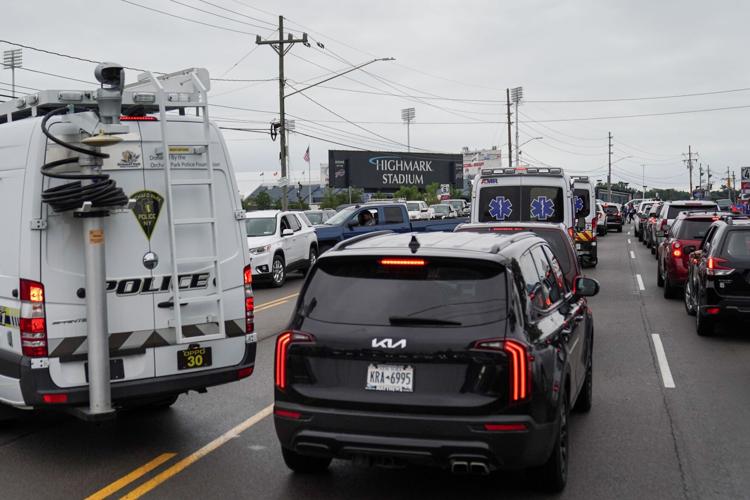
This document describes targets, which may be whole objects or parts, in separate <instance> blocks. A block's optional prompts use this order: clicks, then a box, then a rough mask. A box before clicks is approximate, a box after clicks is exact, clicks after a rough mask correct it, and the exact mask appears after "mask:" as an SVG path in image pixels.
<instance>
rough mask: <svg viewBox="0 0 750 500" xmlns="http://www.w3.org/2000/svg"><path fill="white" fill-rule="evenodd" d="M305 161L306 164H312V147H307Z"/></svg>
mask: <svg viewBox="0 0 750 500" xmlns="http://www.w3.org/2000/svg"><path fill="white" fill-rule="evenodd" d="M304 160H305V161H306V162H308V163H309V162H310V146H307V150H306V151H305V157H304Z"/></svg>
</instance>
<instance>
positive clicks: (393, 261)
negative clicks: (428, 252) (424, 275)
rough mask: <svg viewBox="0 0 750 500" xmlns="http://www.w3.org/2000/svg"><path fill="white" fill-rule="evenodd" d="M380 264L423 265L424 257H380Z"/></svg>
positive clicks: (424, 262)
mask: <svg viewBox="0 0 750 500" xmlns="http://www.w3.org/2000/svg"><path fill="white" fill-rule="evenodd" d="M379 262H380V265H381V266H424V265H426V264H427V262H426V261H425V260H424V259H380V261H379Z"/></svg>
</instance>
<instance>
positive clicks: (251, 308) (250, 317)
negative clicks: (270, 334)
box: [242, 264, 255, 334]
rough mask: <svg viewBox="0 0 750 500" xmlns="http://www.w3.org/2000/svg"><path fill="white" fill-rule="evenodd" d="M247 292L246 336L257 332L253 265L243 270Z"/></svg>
mask: <svg viewBox="0 0 750 500" xmlns="http://www.w3.org/2000/svg"><path fill="white" fill-rule="evenodd" d="M242 278H243V283H244V290H245V334H251V333H253V331H255V298H254V297H253V271H252V266H251V264H248V265H246V266H245V267H244V269H243V270H242Z"/></svg>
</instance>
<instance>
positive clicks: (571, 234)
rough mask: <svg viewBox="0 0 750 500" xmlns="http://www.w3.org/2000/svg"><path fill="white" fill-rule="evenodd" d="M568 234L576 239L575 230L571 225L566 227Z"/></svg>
mask: <svg viewBox="0 0 750 500" xmlns="http://www.w3.org/2000/svg"><path fill="white" fill-rule="evenodd" d="M568 236H570V239H571V240H574V239H576V230H575V229H573V228H572V227H569V228H568Z"/></svg>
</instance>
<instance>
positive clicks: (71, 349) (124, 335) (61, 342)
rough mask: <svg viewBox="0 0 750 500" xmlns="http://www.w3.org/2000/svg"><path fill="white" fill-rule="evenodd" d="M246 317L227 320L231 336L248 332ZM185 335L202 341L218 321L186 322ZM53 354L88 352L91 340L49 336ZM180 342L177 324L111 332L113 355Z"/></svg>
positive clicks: (64, 354)
mask: <svg viewBox="0 0 750 500" xmlns="http://www.w3.org/2000/svg"><path fill="white" fill-rule="evenodd" d="M244 321H245V320H244V319H235V320H228V321H225V322H224V330H225V331H226V334H227V337H240V336H242V335H244V334H245V329H244ZM182 333H183V335H184V336H185V337H187V338H190V339H195V340H196V341H200V338H201V337H202V336H204V335H213V334H216V333H219V324H218V323H202V324H199V325H185V326H183V327H182ZM48 344H49V352H50V355H49V357H50V358H59V357H64V356H76V355H80V354H86V353H87V352H88V341H87V339H86V337H85V336H82V337H66V338H62V339H55V338H50V339H48ZM175 344H177V332H176V331H175V329H174V328H159V329H156V330H140V331H137V332H118V333H112V334H110V335H109V352H110V355H113V356H115V355H117V352H120V351H122V352H124V351H130V350H133V349H145V348H149V347H163V346H167V345H175Z"/></svg>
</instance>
